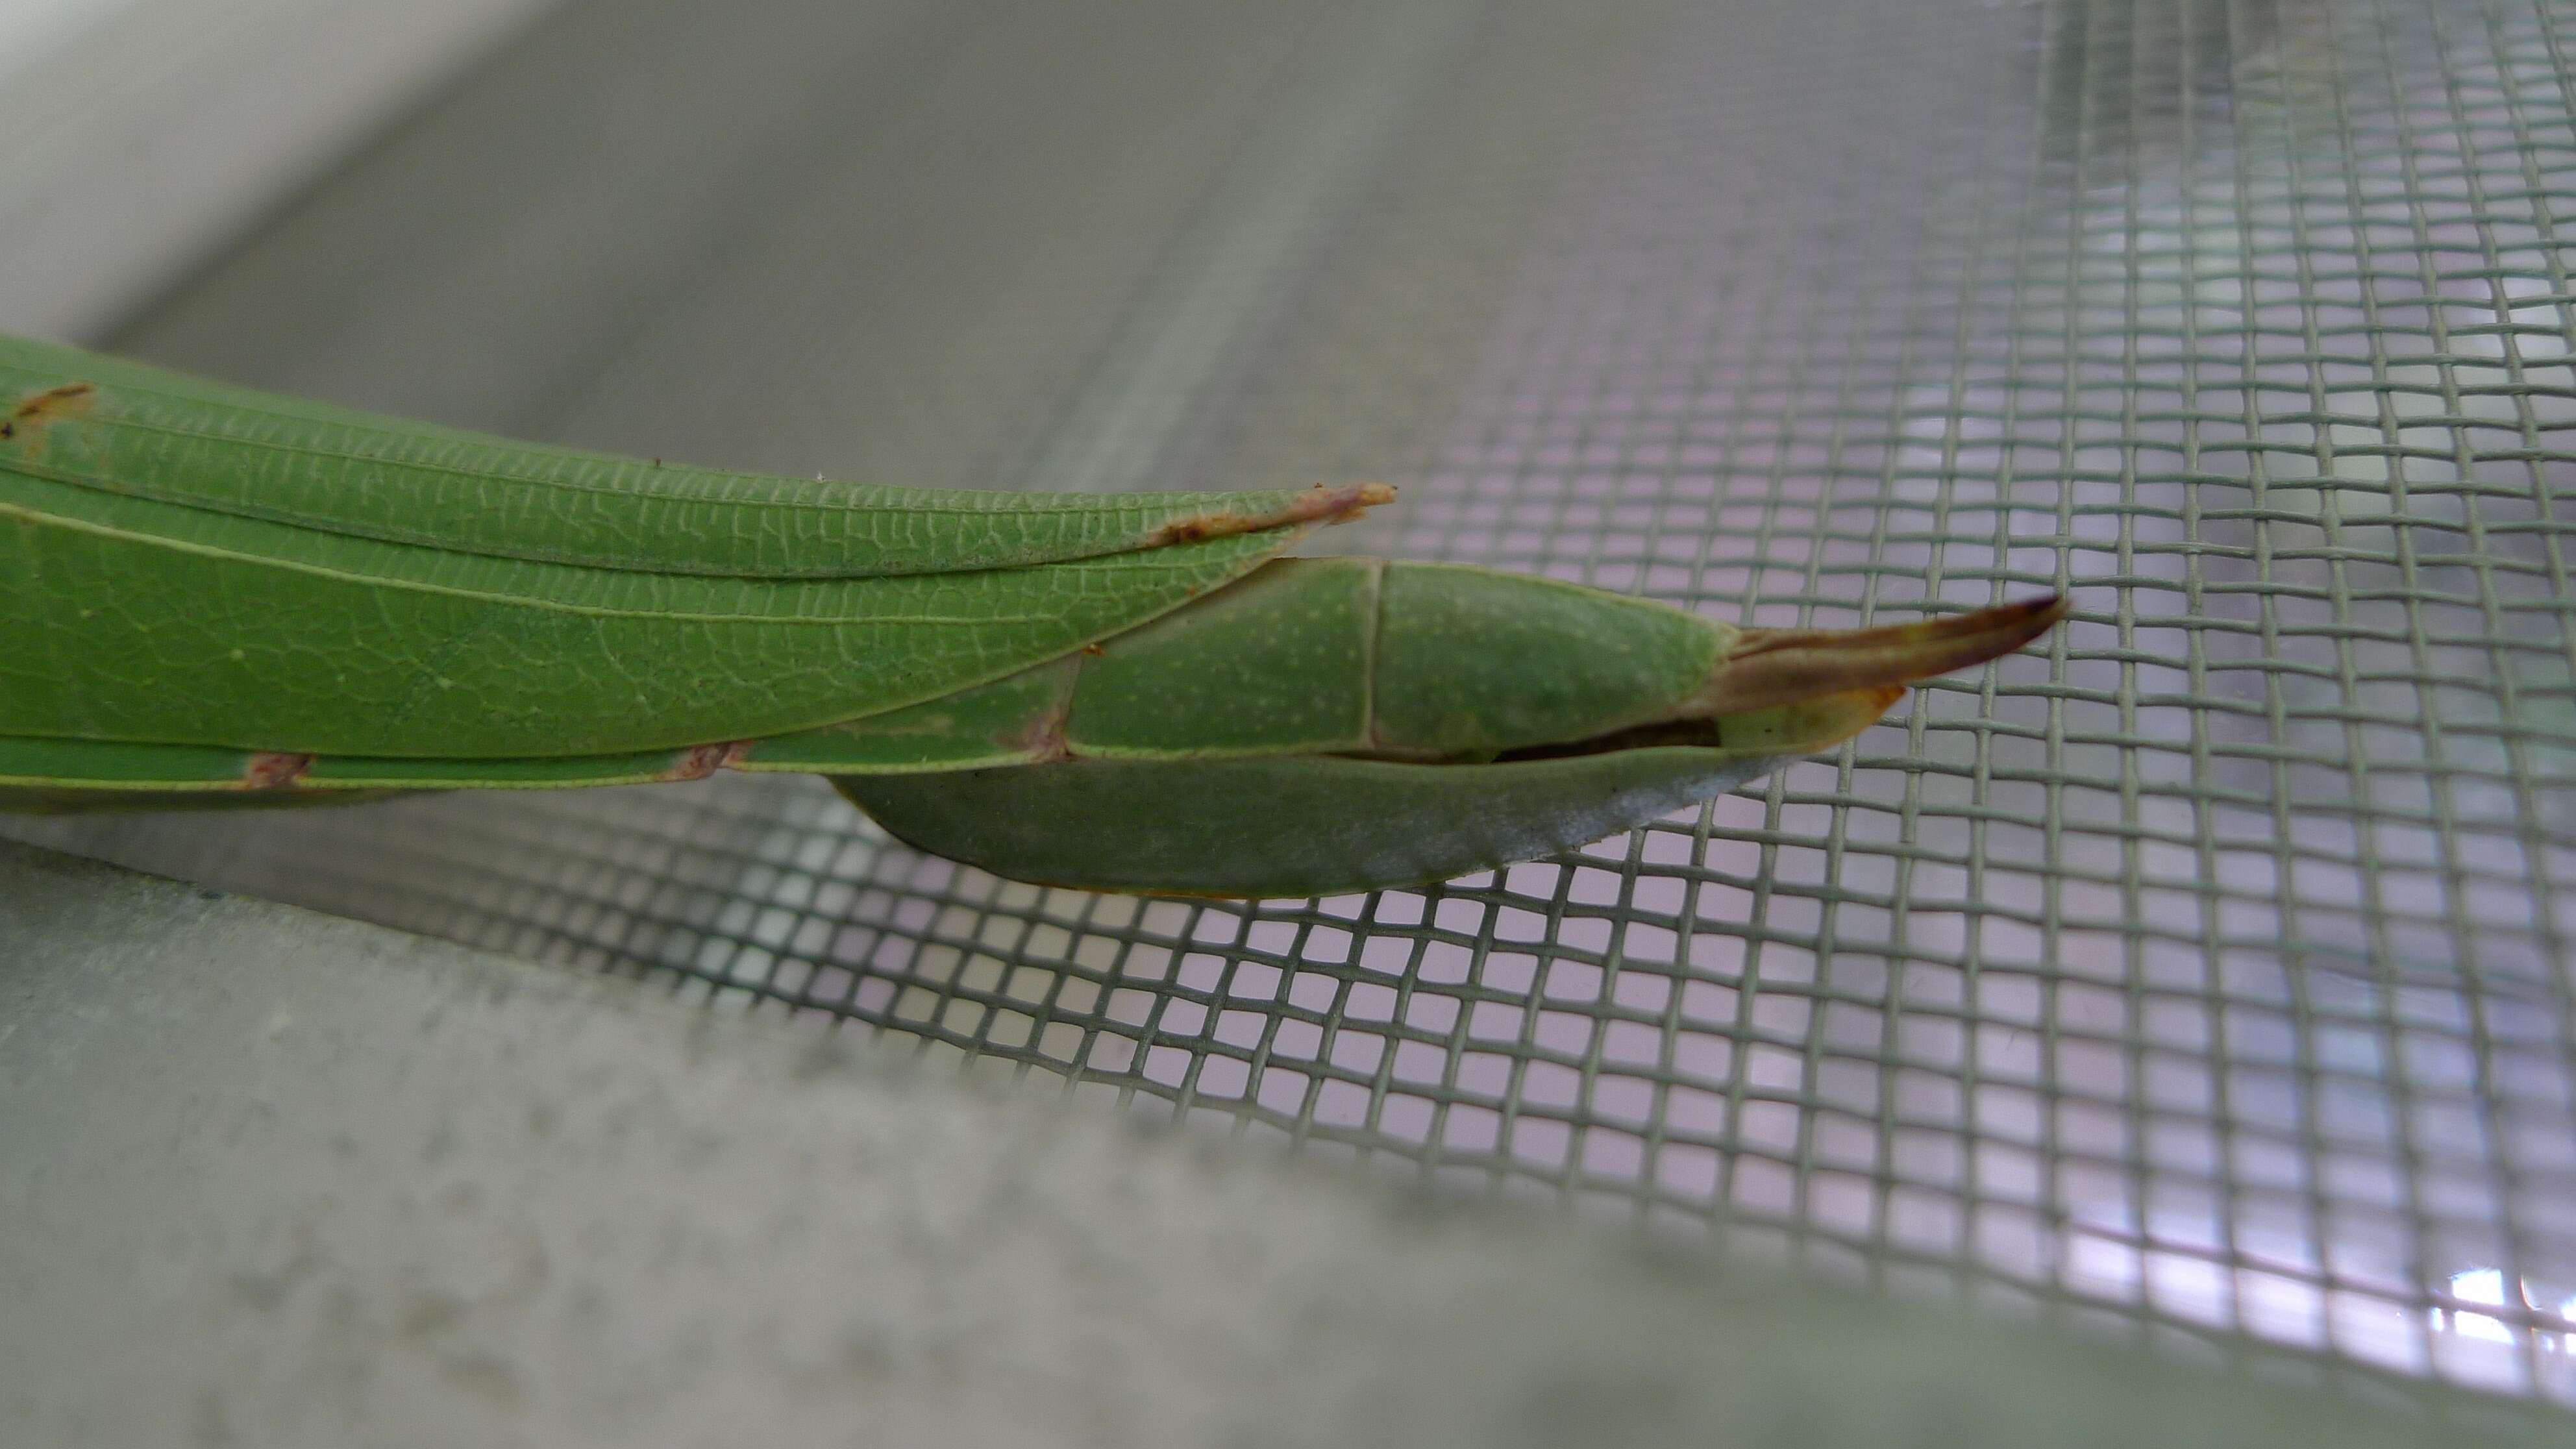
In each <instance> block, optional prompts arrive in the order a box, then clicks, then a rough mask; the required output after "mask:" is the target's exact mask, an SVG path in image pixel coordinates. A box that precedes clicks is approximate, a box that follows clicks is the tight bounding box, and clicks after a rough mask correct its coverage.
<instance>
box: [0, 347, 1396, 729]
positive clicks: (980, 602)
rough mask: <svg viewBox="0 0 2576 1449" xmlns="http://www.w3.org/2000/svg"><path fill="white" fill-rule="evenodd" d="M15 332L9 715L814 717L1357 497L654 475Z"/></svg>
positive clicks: (0, 546) (352, 723)
mask: <svg viewBox="0 0 2576 1449" xmlns="http://www.w3.org/2000/svg"><path fill="white" fill-rule="evenodd" d="M7 357H8V359H9V360H10V361H12V362H13V363H16V364H21V365H20V368H19V372H18V373H17V375H16V376H17V380H18V381H20V382H22V383H24V384H26V385H27V387H28V389H29V390H27V391H25V392H24V394H23V395H22V396H21V398H20V400H19V401H18V402H17V403H16V404H14V406H12V407H11V408H10V410H9V411H8V412H7V414H6V415H5V417H0V524H5V525H6V526H5V527H0V601H5V602H6V603H7V605H8V609H9V617H10V620H11V624H12V627H11V628H10V629H9V630H7V631H5V632H0V734H5V735H15V736H33V737H49V738H67V739H83V740H99V741H123V742H136V743H157V744H181V745H199V746H222V747H230V748H235V749H242V750H256V751H277V752H292V753H301V754H316V755H325V754H329V755H361V756H392V757H412V758H439V759H451V760H472V759H496V758H532V757H560V756H573V755H594V754H605V753H619V752H629V751H641V750H652V749H667V748H683V747H687V746H692V745H700V744H705V743H708V742H711V741H725V740H740V739H748V738H752V737H755V736H762V735H771V734H778V733H782V732H788V731H794V730H801V729H810V728H814V727H817V726H820V725H824V724H828V723H831V722H833V721H836V720H842V719H848V718H852V717H855V716H859V715H865V714H870V713H875V712H879V711H883V710H887V709H893V708H899V707H901V706H904V705H907V704H911V703H914V702H917V701H920V700H925V699H930V698H934V697H937V696H940V695H943V694H947V693H951V692H954V691H956V690H959V689H963V688H967V687H970V686H973V685H976V684H980V683H983V682H985V681H988V680H992V679H996V678H999V677H1001V676H1004V675H1007V674H1009V673H1012V672H1013V671H1015V670H1018V669H1022V668H1026V667H1028V666H1029V665H1032V664H1034V663H1037V662H1040V661H1042V660H1045V659H1049V658H1052V657H1055V656H1057V655H1061V654H1063V653H1065V652H1067V651H1069V650H1072V649H1075V648H1078V647H1080V646H1081V645H1083V644H1085V643H1088V642H1091V641H1094V640H1097V639H1100V638H1103V637H1106V636H1108V635H1111V634H1115V633H1118V632H1121V631H1123V630H1126V629H1129V628H1132V627H1134V626H1135V625H1136V624H1138V623H1141V622H1143V621H1145V620H1147V619H1150V618H1152V617H1154V616H1155V615H1157V614H1160V613H1162V612H1165V611H1167V610H1170V609H1173V608H1176V607H1179V606H1180V605H1182V604H1184V603H1187V602H1188V601H1189V600H1191V599H1192V598H1195V597H1198V596H1200V595H1202V594H1205V593H1207V592H1209V591H1212V590H1215V589H1219V588H1222V587H1223V586H1224V585H1226V584H1227V583H1229V582H1231V581H1232V580H1233V579H1235V578H1236V577H1238V576H1240V575H1241V574H1242V573H1244V572H1245V571H1247V570H1249V569H1251V568H1252V567H1254V566H1255V565H1257V564H1258V563H1259V562H1261V561H1262V560H1263V559H1264V558H1267V557H1269V556H1270V555H1272V554H1275V553H1276V552H1278V551H1279V550H1280V549H1281V548H1284V547H1285V546H1286V545H1287V544H1288V543H1290V542H1291V541H1293V539H1294V538H1295V537H1296V536H1297V534H1298V532H1299V530H1300V529H1301V528H1302V526H1304V525H1305V524H1306V523H1308V522H1311V521H1313V520H1315V519H1318V518H1323V517H1330V516H1334V515H1335V514H1336V513H1337V512H1346V511H1349V510H1350V509H1352V508H1355V507H1358V506H1361V505H1363V504H1364V503H1365V502H1367V501H1371V499H1372V498H1373V497H1374V496H1377V495H1376V494H1375V493H1373V492H1372V491H1370V490H1339V491H1335V490H1308V491H1306V492H1302V493H1301V492H1277V493H1256V494H1247V495H1233V496H1231V497H1228V496H1224V495H1172V496H1170V497H1169V498H1166V499H1165V500H1163V501H1159V502H1150V503H1140V502H1139V501H1137V500H1125V501H1112V500H1101V499H1089V498H1083V499H1063V498H1056V499H1046V498H1040V499H1035V500H1030V499H1019V498H1013V497H1010V496H1007V495H1004V496H985V495H942V494H927V495H896V494H895V493H894V492H893V491H892V490H886V495H887V497H888V499H892V498H894V497H897V496H900V497H901V498H902V500H903V501H902V504H901V506H897V505H896V504H895V503H894V502H892V501H887V502H883V503H880V504H870V503H865V502H863V501H859V500H856V499H854V498H853V497H851V496H849V495H846V494H834V493H832V492H831V491H830V490H829V489H822V490H819V491H818V490H815V489H813V488H812V486H811V485H807V484H803V483H800V482H796V481H794V480H775V479H772V480H748V481H746V480H743V479H740V478H738V477H734V476H733V475H706V477H708V478H716V479H719V480H729V481H728V483H727V486H728V487H735V486H737V485H738V490H748V492H745V493H744V494H743V496H735V495H734V494H729V493H724V492H723V491H721V490H717V491H713V492H709V491H706V490H700V491H699V492H696V493H692V492H690V491H689V490H688V489H685V488H683V489H679V490H677V491H672V490H667V489H666V490H664V491H660V492H657V491H655V488H656V487H657V486H658V485H656V484H654V482H653V480H652V479H650V478H648V477H643V476H641V475H638V474H637V473H636V472H635V471H634V468H635V465H632V464H629V463H625V462H621V461H619V460H613V459H597V458H589V457H587V456H586V455H573V454H565V453H561V452H559V451H547V450H524V449H518V448H517V447H516V445H509V444H501V443H497V442H493V441H491V440H483V439H475V438H472V437H470V436H469V435H463V434H451V433H446V432H441V431H438V430H413V429H410V428H408V427H407V426H406V425H399V424H392V423H387V422H383V421H381V420H371V419H364V418H361V417H359V416H358V415H355V414H347V413H342V412H338V411H335V410H331V409H321V408H315V407H313V406H311V405H308V404H297V403H288V402H283V401H279V400H262V401H260V402H259V403H257V404H256V405H254V404H253V403H251V402H247V401H244V400H243V399H244V397H245V396H246V395H243V394H239V393H236V392H231V391H223V390H215V391H202V390H203V388H204V385H198V384H188V383H186V382H185V380H171V379H168V378H166V376H165V375H161V374H151V375H150V376H148V377H147V376H143V375H142V374H141V373H140V372H138V371H137V370H134V369H131V368H130V366H129V365H127V364H112V363H109V362H108V361H107V360H105V359H92V358H89V357H88V356H87V355H86V354H77V353H68V352H67V351H66V350H63V349H47V348H45V347H43V346H41V345H38V344H21V343H14V342H13V343H10V344H9V345H8V348H7ZM30 361H41V362H43V363H45V364H46V366H45V367H43V368H32V367H29V366H25V365H24V364H27V363H29V362H30ZM66 376H69V377H71V378H72V380H70V381H49V379H56V378H63V377H66ZM93 378H104V379H106V381H94V380H92V379H93ZM37 384H43V385H42V386H38V385H37ZM191 388H197V389H200V390H201V391H191V390H190V389H191ZM129 390H130V391H129ZM137 418H140V419H143V421H136V419H137ZM183 424H184V426H183ZM406 450H408V451H406ZM425 457H435V458H437V459H438V460H440V461H439V465H438V466H439V469H440V470H443V471H440V472H437V475H436V476H435V477H431V478H427V479H426V480H425V479H424V478H423V477H421V476H416V474H417V472H418V469H417V467H415V465H417V464H419V463H420V460H421V459H423V458H425ZM389 459H390V460H392V461H388V460H389ZM352 460H356V461H355V462H353V461H352ZM406 460H407V461H406ZM532 460H533V461H532ZM360 464H363V465H364V466H363V467H361V466H359V465H360ZM397 464H400V466H401V467H409V468H414V472H412V473H404V472H401V471H400V470H399V468H397ZM352 469H355V470H356V471H351V470H352ZM371 469H372V470H374V471H369V470H371ZM335 470H336V471H335ZM387 470H394V471H387ZM441 478H446V479H450V480H451V481H453V482H454V483H455V486H454V487H450V486H449V484H448V483H444V482H441V481H439V479H441ZM469 484H470V485H473V486H467V485H469ZM755 484H757V487H755V486H754V485H755ZM755 495H756V496H755ZM960 499H976V500H980V501H979V502H978V504H977V507H974V508H969V507H964V506H958V500H960ZM1211 499H1217V500H1220V501H1221V506H1213V507H1212V506H1211V505H1210V500H1211ZM1174 500H1177V501H1174ZM701 506H703V507H704V508H705V509H706V510H708V512H707V513H706V514H705V515H704V518H703V519H702V520H701V521H704V522H705V523H706V526H705V527H693V526H690V525H689V520H691V519H692V518H696V517H698V515H694V514H691V513H690V512H689V510H690V509H692V508H698V507H701ZM978 509H980V510H981V511H978ZM585 510H589V511H585ZM598 510H606V511H604V512H602V511H598ZM620 510H622V512H621V511H620ZM675 510H676V511H675ZM924 519H927V520H929V521H928V522H923V521H922V520H924ZM746 520H750V521H746ZM960 520H973V521H974V523H975V528H976V529H979V530H980V532H973V533H972V536H971V537H970V536H968V535H967V534H964V533H960V532H958V529H959V528H961V527H964V525H963V524H962V523H961V522H960ZM610 524H614V526H613V527H612V526H609V525H610ZM924 530H927V531H924ZM397 535H408V536H397ZM487 535H492V536H489V537H487ZM421 540H428V541H421ZM951 549H953V550H955V551H954V552H947V551H948V550H951ZM566 559H577V560H578V561H564V560H566ZM995 559H1008V560H1018V561H1017V562H1011V563H1009V564H1007V566H994V565H993V560H995ZM1030 559H1041V560H1044V561H1042V562H1027V561H1026V560H1030ZM934 564H938V565H941V567H939V568H937V569H936V570H935V571H934V569H933V565H934ZM9 773H12V774H16V773H19V772H18V771H10V772H9Z"/></svg>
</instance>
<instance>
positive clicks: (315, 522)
mask: <svg viewBox="0 0 2576 1449" xmlns="http://www.w3.org/2000/svg"><path fill="white" fill-rule="evenodd" d="M0 409H16V410H18V411H19V413H20V414H21V415H20V416H16V417H12V418H0V429H5V431H6V432H7V433H8V434H9V435H10V436H7V437H5V438H0V475H5V474H16V475H21V476H24V477H29V478H40V479H47V480H51V481H53V482H57V483H61V484H66V485H69V486H72V487H76V488H84V489H90V490H95V491H98V492H103V493H109V494H115V495H119V496H123V497H129V498H143V499H152V500H155V501H158V502H162V503H170V504H178V505H183V506H185V507H188V508H192V509H198V510H203V511H207V512H211V513H216V514H224V515H229V516H234V517H240V518H249V519H262V520H266V521H269V522H272V523H282V524H289V525H293V526H296V527H300V528H308V529H313V530H316V531H318V532H321V533H325V534H332V535H339V536H344V537H349V538H363V539H372V540H376V541H379V542H387V543H407V544H414V545H418V546H422V547H428V548H436V549H443V550H451V551H455V552H461V553H472V554H482V555H488V556H492V557H498V558H516V559H528V560H535V561H540V562H550V563H562V564H577V565H583V566H587V567H591V568H598V569H609V570H631V571H638V572H646V573H656V574H719V575H726V576H731V577H738V578H764V579H791V578H817V579H819V578H857V577H868V576H878V575H889V574H914V573H954V572H960V571H965V570H973V569H993V568H1014V567H1021V566H1025V565H1030V564H1040V563H1049V562H1054V561H1057V560H1062V559H1074V558H1094V557H1099V556H1102V555H1105V554H1114V553H1124V552H1128V551H1131V550H1135V549H1139V548H1149V547H1155V546H1158V545H1159V544H1160V543H1161V542H1164V541H1168V540H1171V539H1173V538H1178V537H1187V536H1189V534H1190V533H1191V532H1193V529H1192V524H1193V523H1194V522H1198V521H1204V520H1208V519H1211V518H1233V519H1245V518H1258V517H1261V516H1265V515H1277V514H1283V513H1288V514H1293V513H1294V512H1295V511H1296V510H1297V509H1298V508H1299V507H1300V505H1301V503H1303V502H1305V501H1307V500H1308V499H1309V498H1310V492H1308V491H1300V490H1294V489H1268V490H1254V491H1248V492H1241V493H1154V494H1111V495H1101V494H1071V493H1000V492H973V491H964V490H940V489H921V488H893V487H885V486H881V485H876V484H867V483H855V482H848V481H843V480H832V479H807V478H781V477H773V476H768V475H763V474H754V473H736V472H726V471H721V470H717V469H711V468H697V467H689V466H685V465H682V464H679V463H676V462H667V463H666V462H662V461H657V460H651V459H643V458H628V457H618V456H614V455H610V454H602V453H591V452H584V451H580V450H577V449H570V448H552V447H543V446H539V445H535V444H529V443H521V442H515V441H511V440H508V439H502V438H494V437H488V436H485V435H482V434H478V433H472V432H466V431H463V430H461V429H454V428H441V427H436V426H432V425H428V424H422V423H415V422H410V421H405V420H398V419H392V418H383V417H376V416H373V415H370V414H367V413H362V412H356V411H353V410H350V409H346V408H337V407H332V406H329V405H327V404H322V403H315V402H308V401H305V400H302V399H296V398H286V397H278V396H275V395H272V394H269V393H263V392H256V391H253V390H250V389H247V388H238V387H229V386H225V385H223V384H220V383H215V382H210V381H207V380H205V379H201V378H195V377H189V376H186V375H183V374H179V373H174V372H167V371H164V370H162V369H159V368H154V367H148V366H145V365H143V364H140V363H135V362H129V361H126V360H124V359H121V358H111V357H102V356H98V355H96V354H93V353H89V352H84V351H81V350H78V349H76V348H71V347H65V346H62V345H60V344H57V343H51V342H41V341H36V340H33V339H29V338H21V337H10V336H6V335H0ZM9 481H10V480H8V479H7V478H6V477H5V476H0V488H6V487H7V485H8V482H9ZM10 497H11V494H9V493H6V492H0V499H6V498H10Z"/></svg>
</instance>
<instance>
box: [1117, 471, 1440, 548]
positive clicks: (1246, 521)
mask: <svg viewBox="0 0 2576 1449" xmlns="http://www.w3.org/2000/svg"><path fill="white" fill-rule="evenodd" d="M1394 501H1395V490H1394V489H1392V488H1390V487H1388V486H1387V485H1385V484H1383V483H1344V484H1341V485H1340V486H1338V487H1325V486H1322V485H1318V486H1316V487H1313V488H1309V489H1307V490H1306V491H1305V492H1303V493H1300V494H1298V495H1297V496H1296V497H1294V498H1292V499H1290V500H1288V502H1287V503H1286V504H1285V505H1284V506H1282V507H1279V508H1274V509H1271V510H1270V511H1268V512H1266V513H1238V512H1234V511H1232V510H1228V509H1219V510H1217V511H1216V512H1214V513H1194V514H1191V515H1190V516H1189V517H1187V518H1176V519H1173V520H1172V521H1171V522H1169V523H1166V524H1164V525H1163V526H1162V527H1160V528H1158V529H1155V530H1154V531H1153V532H1152V533H1149V534H1147V535H1145V541H1144V544H1143V547H1146V548H1166V547H1169V546H1170V545H1172V544H1176V543H1197V542H1200V541H1201V540H1204V539H1210V538H1231V537H1233V536H1234V535H1236V534H1238V533H1260V532H1263V531H1265V530H1267V529H1273V528H1295V527H1299V526H1301V525H1304V524H1310V523H1348V522H1349V521H1350V520H1352V519H1354V518H1357V517H1359V516H1360V515H1361V514H1363V513H1366V512H1367V511H1368V510H1369V509H1371V508H1374V507H1376V506H1377V505H1378V504H1381V503H1392V502H1394Z"/></svg>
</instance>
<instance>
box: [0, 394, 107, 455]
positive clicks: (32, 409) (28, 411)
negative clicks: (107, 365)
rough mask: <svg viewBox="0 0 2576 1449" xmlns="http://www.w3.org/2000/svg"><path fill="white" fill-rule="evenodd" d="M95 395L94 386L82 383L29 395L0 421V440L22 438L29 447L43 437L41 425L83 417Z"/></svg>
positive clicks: (43, 427) (43, 426) (42, 426)
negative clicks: (57, 420)
mask: <svg viewBox="0 0 2576 1449" xmlns="http://www.w3.org/2000/svg"><path fill="white" fill-rule="evenodd" d="M97 395H98V388H97V386H96V385H95V384H92V383H86V382H67V383H64V384H63V385H62V386H60V387H49V388H46V389H45V390H44V391H43V392H39V393H32V394H29V395H28V396H27V397H25V398H23V399H21V400H20V401H19V403H18V405H17V406H16V407H14V408H11V409H10V410H9V415H8V416H7V417H5V418H0V439H13V438H25V439H26V440H27V442H28V444H29V445H30V446H32V445H34V444H35V442H36V441H37V440H38V439H39V438H41V437H43V435H44V429H45V424H47V423H50V422H52V421H54V420H55V419H56V418H77V417H84V416H86V415H87V414H88V413H89V409H90V403H91V401H92V399H94V398H95V397H96V396H97Z"/></svg>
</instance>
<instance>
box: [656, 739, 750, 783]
mask: <svg viewBox="0 0 2576 1449" xmlns="http://www.w3.org/2000/svg"><path fill="white" fill-rule="evenodd" d="M749 753H751V741H749V740H725V741H722V742H720V743H717V744H712V745H691V746H690V747H689V753H688V754H687V755H685V756H683V757H682V758H681V760H680V763H678V764H676V765H674V766H672V767H671V768H670V769H668V770H665V771H663V772H662V775H661V778H662V779H664V780H703V779H705V778H706V777H707V776H709V775H712V774H714V773H715V772H716V771H718V770H723V769H729V768H731V767H732V766H733V765H735V764H736V763H738V762H740V761H741V759H742V757H743V756H745V755H747V754H749Z"/></svg>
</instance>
